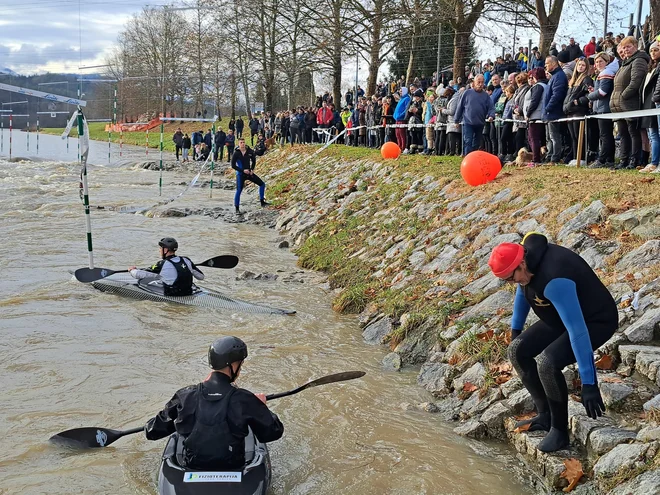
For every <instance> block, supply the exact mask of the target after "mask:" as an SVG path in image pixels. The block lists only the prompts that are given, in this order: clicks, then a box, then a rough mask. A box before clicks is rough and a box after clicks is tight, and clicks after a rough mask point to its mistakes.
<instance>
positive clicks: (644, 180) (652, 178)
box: [640, 177, 655, 184]
mask: <svg viewBox="0 0 660 495" xmlns="http://www.w3.org/2000/svg"><path fill="white" fill-rule="evenodd" d="M654 180H655V177H644V178H643V179H641V180H640V182H644V183H646V184H650V183H651V182H653V181H654Z"/></svg>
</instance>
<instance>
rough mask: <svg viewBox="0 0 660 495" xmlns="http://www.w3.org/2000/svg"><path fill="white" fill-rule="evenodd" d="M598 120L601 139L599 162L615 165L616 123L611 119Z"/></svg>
mask: <svg viewBox="0 0 660 495" xmlns="http://www.w3.org/2000/svg"><path fill="white" fill-rule="evenodd" d="M594 120H596V119H594ZM597 120H598V134H599V137H600V152H599V153H598V161H599V162H601V163H614V121H612V120H610V119H597Z"/></svg>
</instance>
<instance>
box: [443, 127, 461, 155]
mask: <svg viewBox="0 0 660 495" xmlns="http://www.w3.org/2000/svg"><path fill="white" fill-rule="evenodd" d="M447 140H448V141H449V149H448V150H447V154H448V155H452V156H454V155H457V156H460V155H461V153H462V150H461V140H462V136H461V133H460V132H448V133H447Z"/></svg>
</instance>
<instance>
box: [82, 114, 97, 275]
mask: <svg viewBox="0 0 660 495" xmlns="http://www.w3.org/2000/svg"><path fill="white" fill-rule="evenodd" d="M84 119H85V117H84V115H83V113H82V110H81V109H80V108H78V149H79V150H80V165H81V167H82V174H81V175H82V186H83V204H84V205H85V224H86V227H87V253H88V254H89V268H90V269H93V268H94V250H93V249H92V221H91V219H90V216H89V187H88V186H87V155H88V153H89V143H87V146H85V148H86V149H83V147H82V146H81V142H82V141H83V140H84V139H86V138H87V136H85V124H84Z"/></svg>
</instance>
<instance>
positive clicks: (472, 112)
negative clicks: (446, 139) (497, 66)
mask: <svg viewBox="0 0 660 495" xmlns="http://www.w3.org/2000/svg"><path fill="white" fill-rule="evenodd" d="M494 118H495V106H494V105H493V101H492V100H491V99H490V96H489V95H488V93H487V92H486V91H484V76H483V75H481V74H477V75H476V76H475V78H474V81H473V82H472V88H470V89H467V90H465V92H464V93H463V95H462V96H461V99H460V101H459V102H458V106H457V107H456V113H455V114H454V121H455V122H462V123H463V156H465V155H467V154H468V153H470V152H471V151H474V150H478V149H479V146H480V144H481V135H482V133H483V130H484V122H485V121H486V119H488V120H489V121H492V120H493V119H494Z"/></svg>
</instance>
